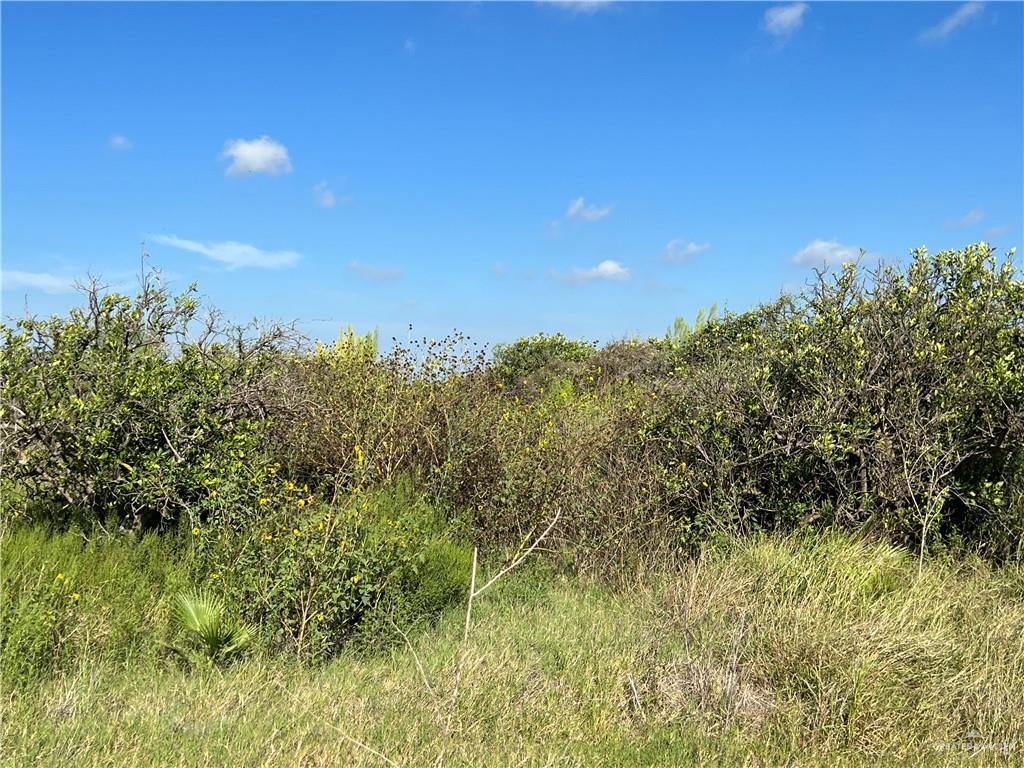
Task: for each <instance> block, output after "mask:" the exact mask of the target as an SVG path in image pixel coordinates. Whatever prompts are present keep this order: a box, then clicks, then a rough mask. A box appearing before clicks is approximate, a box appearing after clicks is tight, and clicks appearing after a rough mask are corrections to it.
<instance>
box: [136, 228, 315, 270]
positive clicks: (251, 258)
mask: <svg viewBox="0 0 1024 768" xmlns="http://www.w3.org/2000/svg"><path fill="white" fill-rule="evenodd" d="M152 240H153V241H154V242H157V243H162V244H163V245H169V246H170V247H171V248H178V249H180V250H182V251H189V252H191V253H198V254H200V255H202V256H205V257H206V258H208V259H213V260H214V261H216V262H218V263H220V264H223V265H224V266H226V267H227V268H228V269H241V268H243V267H255V268H257V269H280V268H282V267H290V266H292V265H294V264H295V263H296V262H297V261H298V260H299V259H301V258H302V256H301V255H299V254H298V253H296V252H295V251H264V250H262V249H260V248H257V247H256V246H254V245H249V244H248V243H236V242H235V241H233V240H227V241H225V242H221V243H199V242H196V241H195V240H183V239H182V238H180V237H175V236H174V235H153V236H152Z"/></svg>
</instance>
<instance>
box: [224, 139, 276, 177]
mask: <svg viewBox="0 0 1024 768" xmlns="http://www.w3.org/2000/svg"><path fill="white" fill-rule="evenodd" d="M228 158H230V159H231V165H230V166H229V167H228V169H227V171H226V172H225V174H226V175H227V176H242V175H244V174H247V173H267V174H270V175H271V176H281V175H282V174H285V173H291V172H292V161H291V160H290V159H289V157H288V148H287V147H286V146H285V145H284V144H281V143H280V142H278V141H274V140H273V139H272V138H270V137H269V136H260V138H258V139H252V140H251V141H247V140H246V139H231V140H229V141H227V142H225V144H224V152H222V153H221V159H224V160H226V159H228Z"/></svg>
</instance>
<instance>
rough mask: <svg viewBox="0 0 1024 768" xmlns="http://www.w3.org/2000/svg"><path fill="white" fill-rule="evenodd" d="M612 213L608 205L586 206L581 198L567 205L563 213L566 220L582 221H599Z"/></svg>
mask: <svg viewBox="0 0 1024 768" xmlns="http://www.w3.org/2000/svg"><path fill="white" fill-rule="evenodd" d="M611 212H612V206H610V205H604V206H602V205H587V204H586V203H585V202H584V201H583V197H582V196H580V197H577V198H576V199H575V200H573V201H572V202H570V203H569V207H568V208H567V209H566V211H565V218H567V219H582V220H583V221H600V220H601V219H603V218H605V217H606V216H608V215H609V214H611Z"/></svg>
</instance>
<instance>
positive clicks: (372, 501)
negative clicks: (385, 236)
mask: <svg viewBox="0 0 1024 768" xmlns="http://www.w3.org/2000/svg"><path fill="white" fill-rule="evenodd" d="M2 332H3V338H4V341H3V346H2V349H0V367H2V381H0V408H2V419H0V421H2V429H3V444H4V451H3V458H2V464H3V465H2V467H0V470H2V473H0V475H2V479H0V482H2V483H3V489H2V490H3V514H4V519H5V524H10V523H12V522H17V521H22V520H28V521H33V522H42V523H45V524H49V525H53V526H55V527H56V528H60V529H66V528H68V527H69V526H78V527H81V528H82V529H83V530H85V531H87V532H88V531H89V530H91V529H92V528H93V527H94V526H100V527H103V528H104V529H105V530H107V531H109V532H115V531H120V532H122V533H124V534H126V535H131V536H138V535H140V534H142V533H143V532H145V531H149V530H162V531H167V530H171V529H173V530H175V531H177V532H178V534H179V535H184V537H185V538H186V539H187V540H189V541H190V546H191V550H192V551H193V553H194V554H195V555H196V556H195V557H194V558H193V559H192V560H191V561H190V562H191V565H190V566H189V567H190V568H192V569H193V575H194V577H195V578H196V579H201V580H206V581H211V580H212V581H216V584H215V585H214V586H215V587H216V588H217V589H218V590H220V591H221V592H222V593H223V594H224V595H225V596H226V597H228V598H229V602H231V604H234V605H239V606H241V611H242V613H243V617H242V618H244V619H245V620H247V621H251V622H253V623H255V624H258V625H260V626H262V627H264V628H265V630H266V631H265V640H266V641H267V642H272V643H273V644H275V645H276V646H277V647H285V648H288V649H290V650H292V651H295V652H297V653H299V654H300V655H302V656H304V657H323V656H326V655H329V654H330V653H332V652H334V650H336V648H337V646H338V643H339V642H341V641H342V640H344V639H346V638H348V637H351V636H353V634H354V633H355V631H356V629H357V628H358V627H359V626H361V625H366V624H368V623H372V622H379V623H382V624H385V623H389V622H391V621H393V619H394V618H395V617H401V616H406V617H411V616H413V615H419V614H422V615H428V616H429V615H431V614H432V613H436V611H437V610H438V607H439V606H441V605H443V604H444V602H445V601H446V600H450V599H453V597H454V596H456V595H457V594H459V592H460V590H463V589H464V587H463V585H462V581H463V579H464V575H465V571H466V568H465V565H466V557H467V553H468V551H469V549H468V547H469V546H471V545H473V544H476V545H479V546H482V547H484V548H485V550H489V551H490V553H491V555H492V556H493V557H496V558H500V557H502V556H507V555H508V554H509V553H511V552H513V551H515V550H517V549H518V548H519V547H521V546H522V544H523V542H524V541H528V540H529V539H530V538H531V537H532V536H534V535H535V534H536V532H537V531H538V530H540V529H542V528H543V527H544V526H545V525H546V522H547V521H548V520H550V519H551V518H552V517H553V516H554V515H555V514H556V513H557V512H561V517H560V518H559V520H560V524H559V527H558V529H557V530H556V531H555V535H554V537H553V540H552V541H551V542H548V544H547V546H548V547H549V548H557V549H558V551H559V552H560V553H561V554H562V555H563V556H564V557H565V558H566V559H567V560H568V561H570V562H571V563H572V564H573V565H574V566H575V567H577V568H579V569H584V570H596V571H603V572H617V571H621V570H622V569H623V568H624V567H625V565H626V564H631V565H635V564H637V563H638V562H639V561H643V560H657V561H662V560H664V559H665V558H666V557H669V556H671V554H672V553H673V552H677V551H679V550H680V548H681V547H686V546H689V545H693V544H698V543H700V542H701V541H703V540H705V539H707V537H709V536H714V535H716V534H717V533H718V532H724V531H734V530H738V531H755V530H793V529H823V528H833V527H839V528H845V529H855V530H870V531H873V532H874V533H875V534H876V535H878V536H879V537H881V538H884V539H887V540H889V541H891V542H894V543H896V544H899V545H904V546H908V547H911V548H913V549H914V550H915V551H916V552H918V553H919V555H920V556H921V557H923V556H924V555H925V554H926V553H927V552H928V551H929V550H934V549H941V548H953V549H970V550H976V551H979V552H981V553H983V554H984V555H986V556H988V557H991V558H993V559H1006V558H1018V557H1019V556H1020V554H1021V543H1022V540H1024V416H1022V414H1024V355H1022V350H1024V281H1022V279H1021V275H1020V271H1019V269H1018V267H1017V266H1016V264H1015V262H1014V257H1013V254H1009V255H1007V256H1006V257H1005V258H999V257H998V256H997V255H996V254H995V253H994V252H993V250H992V249H991V248H989V247H988V246H986V245H985V244H978V245H973V246H969V247H967V248H965V249H963V250H960V251H945V252H942V253H938V254H934V255H932V254H928V253H926V252H924V251H916V252H914V253H913V254H912V256H911V259H910V262H909V265H908V266H906V267H905V268H900V267H894V266H887V267H886V266H881V267H877V268H873V269H865V268H861V267H857V266H852V265H850V266H846V267H844V268H842V269H841V270H839V271H836V272H830V273H822V274H820V275H818V277H817V280H816V281H815V282H813V284H811V285H809V286H808V287H807V289H806V290H804V291H803V292H801V293H799V294H796V295H786V296H783V297H781V298H780V299H779V300H777V301H775V302H772V303H770V304H766V305H764V306H761V307H758V308H756V309H753V310H751V311H749V312H744V313H741V314H735V313H727V314H725V315H724V316H722V317H717V316H716V315H715V313H714V312H711V313H708V314H707V315H702V316H701V317H700V318H699V320H698V322H697V323H695V324H694V326H693V327H692V328H691V327H690V326H688V325H686V324H684V323H677V324H676V325H675V326H673V329H672V331H671V332H670V334H669V335H668V336H667V337H666V338H664V339H651V340H647V341H640V340H626V341H618V342H613V343H610V344H608V345H606V346H604V347H602V348H598V347H597V346H596V345H594V344H592V343H590V342H586V341H574V340H570V339H566V338H565V337H563V336H561V335H556V336H544V335H541V336H536V337H532V338H527V339H521V340H519V341H518V342H516V343H514V344H511V345H507V346H502V347H499V348H497V349H496V350H495V351H494V353H493V355H492V356H488V355H487V354H486V352H485V351H484V350H482V349H480V348H477V347H475V346H473V345H472V344H471V343H470V342H469V341H468V340H467V339H465V338H463V337H461V336H459V335H456V336H453V337H450V338H448V339H445V340H442V341H437V342H428V341H425V340H424V341H422V342H416V343H411V344H399V343H397V342H396V343H395V344H394V346H393V348H392V349H391V350H390V351H389V352H386V353H383V354H382V353H381V352H380V350H379V348H378V343H377V339H376V337H375V336H374V335H368V336H365V337H362V336H359V335H357V334H355V333H353V332H352V331H351V330H349V331H347V332H344V333H343V334H342V335H341V337H340V338H339V339H338V340H337V342H335V343H334V344H332V345H330V346H326V345H323V344H320V343H317V344H316V345H315V346H314V347H313V348H311V349H309V348H303V347H302V346H301V345H300V344H299V343H298V339H297V338H296V336H295V334H294V333H293V332H292V331H291V330H290V329H287V328H274V327H271V328H262V329H261V328H259V327H257V326H246V327H238V326H233V325H230V324H227V323H225V322H223V320H222V319H221V318H220V317H219V316H218V315H217V314H216V313H214V314H210V315H207V316H201V315H200V314H199V306H198V302H197V300H196V297H195V289H194V288H191V289H189V290H188V291H186V292H185V293H184V294H183V295H181V296H172V295H171V294H170V293H169V292H168V291H167V289H166V288H165V287H163V286H162V285H161V284H160V282H159V281H158V280H155V279H153V278H152V277H150V278H146V279H145V280H144V282H143V285H142V287H141V290H140V292H139V294H138V296H137V297H135V298H134V299H130V298H128V297H125V296H120V295H114V294H104V292H103V291H101V290H100V289H99V288H98V287H96V286H92V287H91V288H90V289H88V290H87V291H86V302H85V306H84V307H82V308H80V309H75V310H73V311H72V312H71V313H70V315H69V316H68V317H63V318H62V317H52V318H46V319H39V318H25V319H23V320H20V321H18V322H17V323H16V324H14V325H11V326H5V327H4V328H3V331H2ZM418 585H424V586H423V590H424V591H422V592H421V591H418V590H419V589H420V587H419V586H418ZM414 606H419V607H418V608H415V607H414ZM417 612H418V613H417Z"/></svg>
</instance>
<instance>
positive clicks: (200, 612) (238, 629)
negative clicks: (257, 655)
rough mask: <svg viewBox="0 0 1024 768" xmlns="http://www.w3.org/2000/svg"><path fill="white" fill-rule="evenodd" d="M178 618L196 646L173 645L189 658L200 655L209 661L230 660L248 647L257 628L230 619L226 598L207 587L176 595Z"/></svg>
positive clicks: (185, 657) (183, 655) (174, 648)
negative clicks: (186, 647) (225, 605)
mask: <svg viewBox="0 0 1024 768" xmlns="http://www.w3.org/2000/svg"><path fill="white" fill-rule="evenodd" d="M173 616H174V621H175V623H176V624H177V625H178V627H179V628H180V629H182V630H183V631H184V632H185V633H186V635H187V636H188V637H189V638H190V640H191V641H192V645H193V648H194V649H195V650H190V649H183V648H179V647H177V646H171V650H173V651H174V652H175V653H177V654H178V655H179V656H181V657H182V658H183V659H186V660H187V661H190V662H192V661H194V660H195V658H196V656H197V652H198V656H199V658H203V659H205V660H206V661H207V662H208V663H210V664H214V663H222V662H227V661H230V660H231V659H233V658H235V657H236V656H238V655H239V654H241V653H242V652H243V651H245V650H246V649H247V648H248V647H249V646H250V645H251V644H252V640H253V635H254V634H255V630H253V629H252V628H251V627H250V626H249V625H247V624H244V623H241V622H232V621H228V620H227V619H226V618H225V616H224V601H223V600H221V599H220V598H219V597H218V596H217V595H214V594H213V593H212V592H210V591H209V590H207V589H202V588H200V589H192V590H189V591H186V592H179V593H178V594H177V595H175V596H174V607H173Z"/></svg>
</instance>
